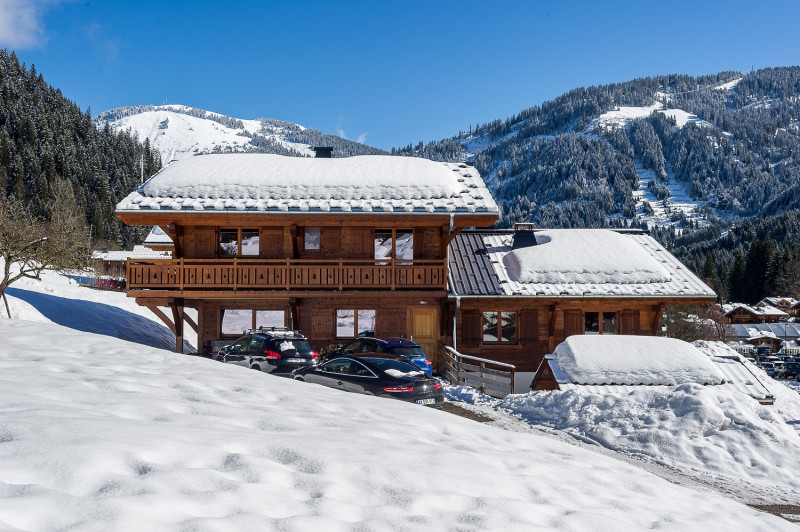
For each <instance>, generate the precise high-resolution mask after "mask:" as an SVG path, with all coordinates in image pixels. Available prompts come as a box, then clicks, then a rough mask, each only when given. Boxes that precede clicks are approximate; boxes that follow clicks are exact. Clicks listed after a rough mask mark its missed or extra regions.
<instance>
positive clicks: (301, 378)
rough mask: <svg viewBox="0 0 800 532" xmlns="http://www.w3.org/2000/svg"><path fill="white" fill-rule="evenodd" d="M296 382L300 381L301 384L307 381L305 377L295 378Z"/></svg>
mask: <svg viewBox="0 0 800 532" xmlns="http://www.w3.org/2000/svg"><path fill="white" fill-rule="evenodd" d="M294 380H296V381H300V382H306V380H305V379H304V378H303V377H295V378H294Z"/></svg>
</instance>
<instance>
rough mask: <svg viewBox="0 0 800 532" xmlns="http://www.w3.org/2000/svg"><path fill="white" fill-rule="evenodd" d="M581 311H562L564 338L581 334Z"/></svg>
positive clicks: (582, 324)
mask: <svg viewBox="0 0 800 532" xmlns="http://www.w3.org/2000/svg"><path fill="white" fill-rule="evenodd" d="M583 328H584V323H583V311H581V310H565V311H564V336H572V335H575V334H583Z"/></svg>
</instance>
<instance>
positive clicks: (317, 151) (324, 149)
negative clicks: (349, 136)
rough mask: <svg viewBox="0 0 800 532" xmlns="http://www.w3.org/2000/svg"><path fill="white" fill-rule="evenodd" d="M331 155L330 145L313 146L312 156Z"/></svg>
mask: <svg viewBox="0 0 800 532" xmlns="http://www.w3.org/2000/svg"><path fill="white" fill-rule="evenodd" d="M332 157H333V147H332V146H314V158H316V159H330V158H332Z"/></svg>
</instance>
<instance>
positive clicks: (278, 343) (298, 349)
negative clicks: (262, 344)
mask: <svg viewBox="0 0 800 532" xmlns="http://www.w3.org/2000/svg"><path fill="white" fill-rule="evenodd" d="M269 345H270V349H271V350H272V351H276V352H278V353H281V354H284V353H285V354H290V355H291V354H294V353H297V354H299V355H308V354H310V353H311V352H312V351H313V350H312V349H311V344H310V343H308V340H305V339H297V338H273V339H272V340H270V342H269Z"/></svg>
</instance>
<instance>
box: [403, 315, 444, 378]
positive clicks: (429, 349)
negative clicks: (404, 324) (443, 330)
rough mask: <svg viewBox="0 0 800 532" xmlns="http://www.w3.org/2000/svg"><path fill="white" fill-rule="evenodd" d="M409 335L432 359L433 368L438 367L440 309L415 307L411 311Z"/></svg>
mask: <svg viewBox="0 0 800 532" xmlns="http://www.w3.org/2000/svg"><path fill="white" fill-rule="evenodd" d="M409 321H410V322H411V323H410V325H411V326H410V327H409V334H410V335H411V337H412V338H413V339H414V341H415V342H416V343H418V344H419V345H421V346H422V349H424V350H425V354H426V355H428V358H430V359H431V363H432V364H433V367H434V368H436V367H437V361H438V359H439V338H438V336H439V335H438V333H437V331H438V330H439V309H437V308H435V307H414V308H411V309H409Z"/></svg>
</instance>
